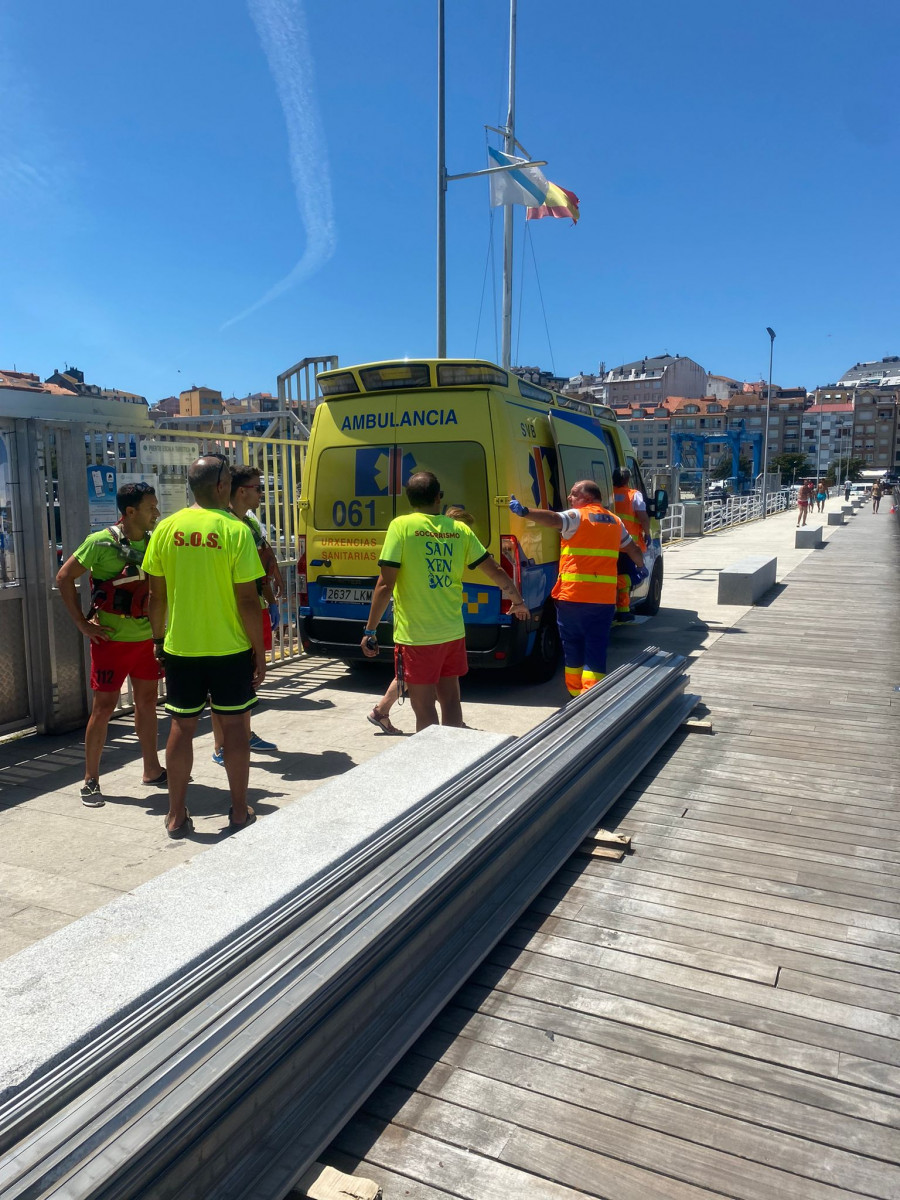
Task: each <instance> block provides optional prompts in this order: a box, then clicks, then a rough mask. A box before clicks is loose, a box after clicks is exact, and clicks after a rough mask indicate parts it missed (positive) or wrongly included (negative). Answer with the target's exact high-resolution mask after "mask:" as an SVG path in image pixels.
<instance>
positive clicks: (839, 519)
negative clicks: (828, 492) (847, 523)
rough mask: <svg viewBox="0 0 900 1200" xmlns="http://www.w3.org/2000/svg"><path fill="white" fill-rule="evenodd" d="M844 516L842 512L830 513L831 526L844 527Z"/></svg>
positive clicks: (829, 522)
mask: <svg viewBox="0 0 900 1200" xmlns="http://www.w3.org/2000/svg"><path fill="white" fill-rule="evenodd" d="M843 523H844V514H843V513H842V512H830V513H829V514H828V524H829V525H843Z"/></svg>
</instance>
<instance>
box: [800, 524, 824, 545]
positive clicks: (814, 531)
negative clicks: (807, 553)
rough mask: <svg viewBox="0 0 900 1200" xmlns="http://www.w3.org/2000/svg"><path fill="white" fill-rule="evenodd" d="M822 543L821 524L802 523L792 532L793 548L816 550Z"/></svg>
mask: <svg viewBox="0 0 900 1200" xmlns="http://www.w3.org/2000/svg"><path fill="white" fill-rule="evenodd" d="M824 545H825V543H824V541H823V540H822V526H821V525H803V526H801V527H800V528H799V529H798V530H797V532H796V533H795V534H794V549H795V550H818V549H819V547H820V546H824Z"/></svg>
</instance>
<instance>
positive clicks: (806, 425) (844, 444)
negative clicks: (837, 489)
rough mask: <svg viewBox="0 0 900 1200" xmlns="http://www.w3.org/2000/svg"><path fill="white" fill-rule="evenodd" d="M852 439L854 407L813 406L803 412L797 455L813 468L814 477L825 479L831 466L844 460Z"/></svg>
mask: <svg viewBox="0 0 900 1200" xmlns="http://www.w3.org/2000/svg"><path fill="white" fill-rule="evenodd" d="M852 439H853V405H852V404H850V403H849V402H847V403H843V404H842V403H840V402H838V403H822V404H813V405H812V406H811V407H810V408H808V409H807V410H806V411H805V412H804V414H803V433H802V439H801V443H800V453H801V454H805V455H806V457H807V458H808V459H809V461H810V462H811V463H812V464H813V465H814V466H815V468H816V472H815V473H816V474H817V475H824V474H825V472H826V471H827V470H828V467H829V464H831V463H832V462H837V461H839V460H843V461H846V460H847V458H848V456H849V454H850V452H851V450H852ZM838 473H839V474H842V472H840V471H839V472H838Z"/></svg>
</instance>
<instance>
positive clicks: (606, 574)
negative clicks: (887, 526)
mask: <svg viewBox="0 0 900 1200" xmlns="http://www.w3.org/2000/svg"><path fill="white" fill-rule="evenodd" d="M578 511H579V512H580V514H581V520H580V521H579V522H578V528H577V529H576V530H575V532H574V534H573V535H572V536H571V537H570V538H563V539H562V542H561V544H560V550H559V577H558V579H557V581H556V585H555V587H554V588H553V595H554V596H555V597H556V598H557V599H558V600H574V601H576V602H577V603H580V604H615V602H616V578H617V573H616V570H615V566H614V565H613V563H611V562H610V561H609V560H610V559H617V558H618V557H619V546H620V544H621V542H622V522H621V521H620V520H619V518H618V517H616V516H615V515H614V514H613V513H611V512H610V511H609V510H608V509H606V508H604V507H603V505H602V504H587V505H585V506H584V507H583V508H580V509H579V510H578ZM592 518H593V519H592Z"/></svg>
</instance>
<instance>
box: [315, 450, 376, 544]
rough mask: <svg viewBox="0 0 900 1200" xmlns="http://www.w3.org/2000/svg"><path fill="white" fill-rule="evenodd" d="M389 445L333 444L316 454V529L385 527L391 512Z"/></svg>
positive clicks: (350, 529)
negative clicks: (317, 455)
mask: <svg viewBox="0 0 900 1200" xmlns="http://www.w3.org/2000/svg"><path fill="white" fill-rule="evenodd" d="M392 463H393V447H392V446H332V447H330V448H329V449H327V450H323V451H322V453H321V454H320V455H319V461H318V463H317V470H316V495H315V501H314V511H313V520H314V522H315V527H316V529H329V530H331V529H343V530H346V531H347V532H348V533H349V532H352V531H353V530H368V529H387V527H388V525H389V524H390V521H391V519H392V518H393V516H394V497H393V495H392V494H391V491H392V488H391V466H392Z"/></svg>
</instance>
